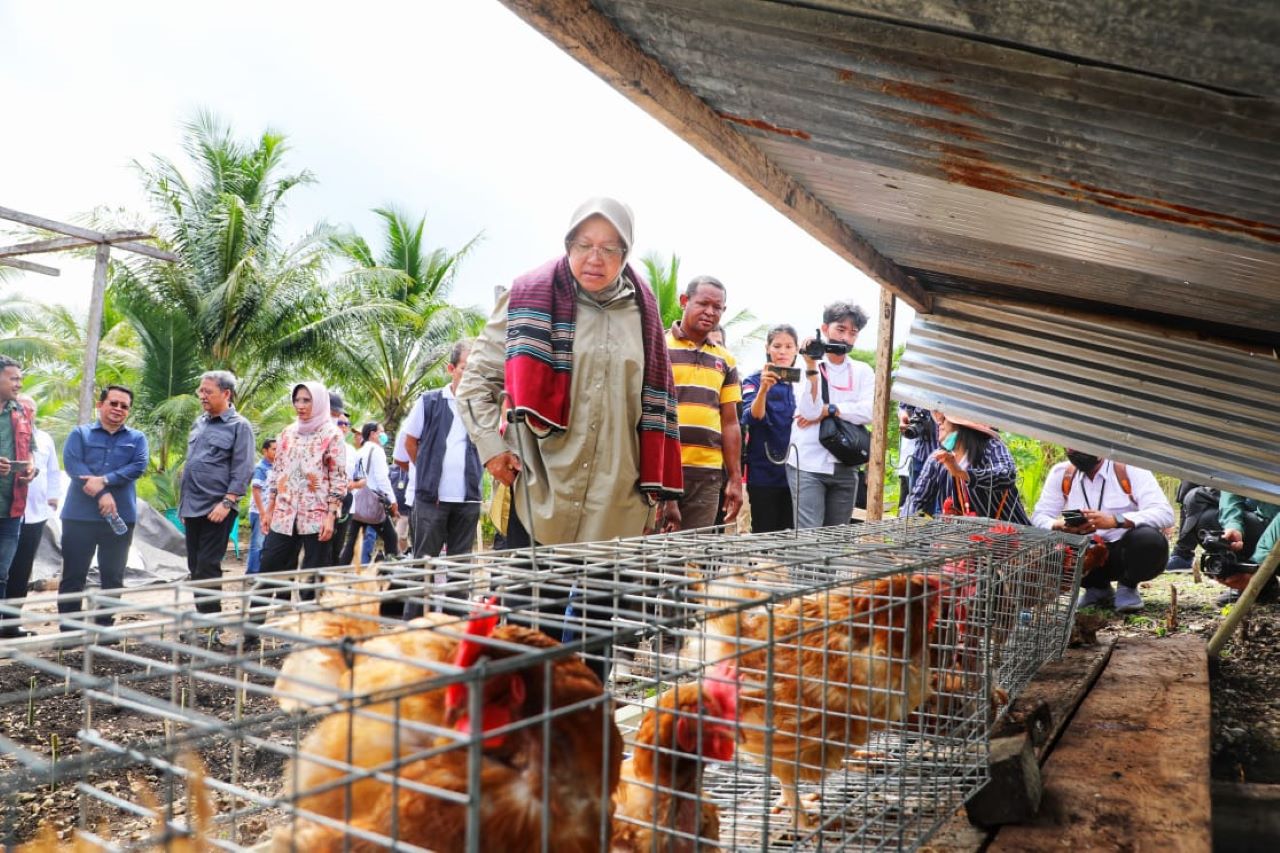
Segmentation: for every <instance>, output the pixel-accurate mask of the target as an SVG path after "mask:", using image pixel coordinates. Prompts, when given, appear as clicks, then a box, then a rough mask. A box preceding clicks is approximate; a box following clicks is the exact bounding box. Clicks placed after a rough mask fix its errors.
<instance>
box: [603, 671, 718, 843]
mask: <svg viewBox="0 0 1280 853" xmlns="http://www.w3.org/2000/svg"><path fill="white" fill-rule="evenodd" d="M737 704H738V686H737V678H736V673H734V672H733V671H732V670H731V668H730V667H728V665H722V666H720V667H719V668H718V669H717V671H715V672H713V673H711V674H710V675H709V677H708V678H707V679H705V680H704V681H703V682H702V683H701V684H698V683H692V682H691V683H689V684H677V685H676V686H675V687H672V688H671V689H669V690H668V691H667V692H666V693H663V694H662V695H661V696H660V697H659V698H658V701H657V704H656V706H655V707H654V708H653V709H652V710H651V711H649V713H648V714H646V715H645V718H644V720H643V721H642V722H641V723H640V728H639V730H637V732H636V736H635V742H634V744H633V751H632V754H631V757H630V758H628V759H627V760H626V761H624V762H623V763H622V781H621V782H620V784H619V785H618V793H617V795H615V796H614V800H613V802H614V806H615V814H614V818H613V846H612V850H613V851H614V853H647V851H653V853H686V851H689V853H692V851H699V853H710V851H713V850H715V849H716V845H715V842H717V841H719V839H720V814H719V811H718V810H717V809H716V806H715V803H712V802H710V801H708V800H706V799H705V794H704V793H703V789H702V771H703V767H704V766H705V762H706V761H707V760H711V761H732V760H733V752H734V744H735V740H736V736H735V732H734V727H735V723H736V720H737ZM695 837H696V839H697V840H696V841H695V840H694V838H695Z"/></svg>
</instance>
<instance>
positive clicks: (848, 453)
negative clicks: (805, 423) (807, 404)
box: [818, 370, 871, 466]
mask: <svg viewBox="0 0 1280 853" xmlns="http://www.w3.org/2000/svg"><path fill="white" fill-rule="evenodd" d="M822 402H823V403H824V404H829V403H830V402H831V400H830V394H829V392H828V390H827V372H826V371H825V370H823V371H822ZM818 443H819V444H821V445H822V446H823V447H824V448H826V450H827V452H828V453H830V454H831V455H832V456H834V457H835V458H836V461H837V462H840V463H842V464H844V465H854V466H857V465H865V464H866V463H867V460H868V459H870V458H871V432H870V430H868V429H867V428H866V427H865V426H863V425H862V424H851V423H849V422H848V421H846V420H845V419H844V418H842V417H839V416H836V417H830V416H828V417H825V418H823V419H822V422H821V423H819V424H818Z"/></svg>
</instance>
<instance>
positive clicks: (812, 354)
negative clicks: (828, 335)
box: [801, 329, 849, 361]
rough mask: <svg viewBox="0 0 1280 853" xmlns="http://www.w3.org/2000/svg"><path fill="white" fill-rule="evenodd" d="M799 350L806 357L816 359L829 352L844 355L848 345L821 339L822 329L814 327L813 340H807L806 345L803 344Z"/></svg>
mask: <svg viewBox="0 0 1280 853" xmlns="http://www.w3.org/2000/svg"><path fill="white" fill-rule="evenodd" d="M801 352H802V353H804V354H805V356H807V357H808V358H811V359H813V360H814V361H817V360H818V359H820V358H822V356H823V355H825V354H826V353H831V354H832V355H845V354H847V353H848V352H849V345H848V344H842V343H840V342H839V341H824V340H823V339H822V330H821V329H814V330H813V340H811V341H809V343H808V345H807V346H805V348H804V349H802V350H801Z"/></svg>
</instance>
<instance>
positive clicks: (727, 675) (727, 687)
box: [702, 661, 742, 720]
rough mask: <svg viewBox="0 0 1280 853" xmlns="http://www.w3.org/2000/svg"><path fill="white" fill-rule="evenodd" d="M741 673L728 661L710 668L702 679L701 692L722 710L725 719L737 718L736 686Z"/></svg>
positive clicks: (739, 680) (737, 686) (738, 683)
mask: <svg viewBox="0 0 1280 853" xmlns="http://www.w3.org/2000/svg"><path fill="white" fill-rule="evenodd" d="M741 679H742V674H741V673H740V672H738V668H737V667H736V666H734V665H733V664H731V663H729V662H728V661H721V662H720V663H718V664H716V665H715V666H714V667H712V668H711V672H709V673H708V674H707V677H706V678H704V679H703V681H702V692H703V693H705V694H706V695H707V696H709V697H711V698H712V699H714V700H715V701H716V703H717V704H718V705H719V706H720V709H721V711H723V712H724V716H725V719H729V720H736V719H738V688H739V686H740V682H741Z"/></svg>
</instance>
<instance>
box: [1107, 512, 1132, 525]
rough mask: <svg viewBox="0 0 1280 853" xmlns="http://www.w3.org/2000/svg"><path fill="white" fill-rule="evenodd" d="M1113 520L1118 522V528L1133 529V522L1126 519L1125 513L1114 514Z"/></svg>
mask: <svg viewBox="0 0 1280 853" xmlns="http://www.w3.org/2000/svg"><path fill="white" fill-rule="evenodd" d="M1111 517H1112V518H1114V519H1115V520H1116V527H1126V528H1127V527H1133V522H1132V521H1130V520H1129V519H1127V518H1125V517H1124V513H1121V512H1116V513H1112V515H1111Z"/></svg>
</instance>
